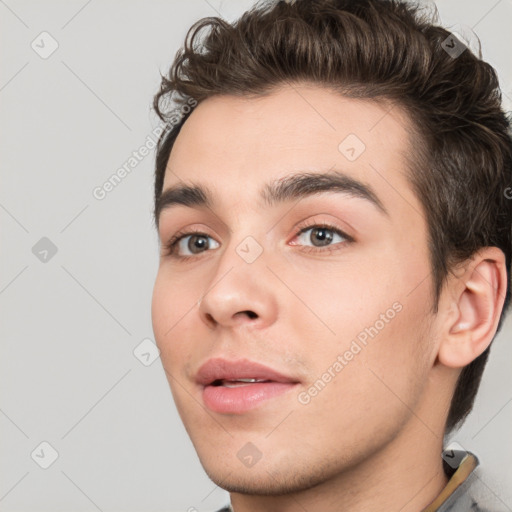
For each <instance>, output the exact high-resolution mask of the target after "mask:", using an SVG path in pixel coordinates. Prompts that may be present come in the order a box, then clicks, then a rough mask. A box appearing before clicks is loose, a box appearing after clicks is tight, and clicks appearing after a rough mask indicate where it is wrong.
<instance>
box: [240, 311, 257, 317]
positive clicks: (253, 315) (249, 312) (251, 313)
mask: <svg viewBox="0 0 512 512" xmlns="http://www.w3.org/2000/svg"><path fill="white" fill-rule="evenodd" d="M242 313H247V316H248V317H249V318H258V315H257V314H256V313H255V312H254V311H250V310H247V311H242Z"/></svg>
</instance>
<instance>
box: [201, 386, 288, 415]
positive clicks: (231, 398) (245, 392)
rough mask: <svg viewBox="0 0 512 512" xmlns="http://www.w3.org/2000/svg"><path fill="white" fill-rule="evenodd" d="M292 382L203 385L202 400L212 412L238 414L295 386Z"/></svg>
mask: <svg viewBox="0 0 512 512" xmlns="http://www.w3.org/2000/svg"><path fill="white" fill-rule="evenodd" d="M295 385H296V384H294V383H292V382H261V383H254V384H247V385H243V386H235V387H232V388H228V387H225V386H205V387H204V388H203V401H204V403H205V405H206V407H208V409H211V410H212V411H214V412H220V413H231V414H240V413H244V412H246V411H249V410H251V409H254V408H255V407H257V406H258V405H259V404H261V403H262V402H264V401H265V400H269V399H270V398H274V397H276V396H279V395H282V394H283V393H285V392H286V391H288V390H290V389H292V388H293V387H295Z"/></svg>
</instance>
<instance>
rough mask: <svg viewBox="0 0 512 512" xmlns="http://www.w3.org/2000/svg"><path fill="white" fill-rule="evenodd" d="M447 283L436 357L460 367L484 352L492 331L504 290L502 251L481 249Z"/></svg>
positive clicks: (505, 279) (494, 330) (505, 273)
mask: <svg viewBox="0 0 512 512" xmlns="http://www.w3.org/2000/svg"><path fill="white" fill-rule="evenodd" d="M451 277H452V276H451ZM447 287H448V289H447V290H445V292H447V294H448V296H449V297H450V298H449V299H448V303H446V302H445V306H446V317H445V322H444V325H443V336H442V341H441V344H440V346H439V352H438V360H439V362H440V363H441V364H443V365H445V366H448V367H451V368H462V367H464V366H466V365H468V364H469V363H471V361H473V360H474V359H476V358H477V357H478V356H479V355H480V354H481V353H482V352H484V351H485V349H486V348H487V347H488V346H489V345H490V343H491V341H492V340H493V338H494V335H495V334H496V330H497V328H498V322H499V319H500V315H501V312H502V310H503V304H504V301H505V294H506V291H507V271H506V262H505V255H504V253H503V252H502V251H501V250H500V249H498V248H497V247H486V248H484V249H482V250H481V251H479V252H478V253H477V254H476V255H475V256H474V257H473V258H471V259H470V260H468V261H466V262H464V268H463V271H462V273H461V274H460V275H458V276H457V277H455V276H453V278H451V279H449V281H448V284H447Z"/></svg>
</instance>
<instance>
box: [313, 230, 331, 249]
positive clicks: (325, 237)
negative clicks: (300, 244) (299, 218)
mask: <svg viewBox="0 0 512 512" xmlns="http://www.w3.org/2000/svg"><path fill="white" fill-rule="evenodd" d="M314 237H316V239H317V241H318V240H319V241H320V243H319V244H316V243H315V239H314ZM332 238H333V236H332V230H330V229H329V228H314V229H313V230H312V231H311V242H313V245H316V246H322V245H328V244H329V243H330V242H331V241H332Z"/></svg>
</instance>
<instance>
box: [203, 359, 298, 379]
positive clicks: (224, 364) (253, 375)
mask: <svg viewBox="0 0 512 512" xmlns="http://www.w3.org/2000/svg"><path fill="white" fill-rule="evenodd" d="M236 379H262V380H263V379H264V380H271V381H273V382H291V383H296V382H298V381H297V380H295V379H293V378H292V377H289V376H286V375H283V374H282V373H279V372H277V371H275V370H273V369H272V368H269V367H268V366H265V365H263V364H261V363H256V362H254V361H250V360H248V359H238V360H234V361H230V360H227V359H222V358H213V359H209V360H208V361H206V363H204V364H203V365H202V366H201V367H200V368H199V370H198V372H197V375H196V382H197V383H198V384H201V385H203V386H207V385H209V384H211V383H212V382H214V381H216V380H236Z"/></svg>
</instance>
